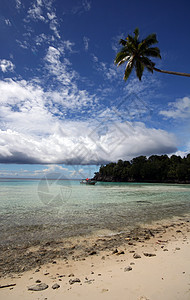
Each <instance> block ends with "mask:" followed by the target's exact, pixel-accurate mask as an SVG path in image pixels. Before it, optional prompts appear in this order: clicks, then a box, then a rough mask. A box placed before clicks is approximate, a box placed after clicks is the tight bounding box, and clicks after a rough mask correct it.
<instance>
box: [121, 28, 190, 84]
mask: <svg viewBox="0 0 190 300" xmlns="http://www.w3.org/2000/svg"><path fill="white" fill-rule="evenodd" d="M119 43H120V44H121V45H122V46H123V47H122V49H121V50H120V51H119V52H118V53H117V56H116V58H115V64H117V65H118V66H120V65H121V64H123V63H125V62H127V65H126V68H125V74H124V80H125V81H126V80H127V79H128V78H129V75H130V74H131V72H132V70H133V68H135V71H136V75H137V77H138V79H139V80H141V77H142V75H143V71H144V68H146V69H147V70H148V71H150V72H151V73H153V71H157V72H161V73H166V74H173V75H180V76H187V77H190V74H188V73H181V72H173V71H164V70H160V69H157V68H155V63H154V62H152V61H151V60H150V58H149V57H155V58H161V55H160V49H159V48H158V47H151V46H152V45H154V44H157V43H158V41H157V38H156V34H155V33H152V34H150V35H149V36H147V37H146V38H145V39H143V40H142V41H140V40H139V29H138V28H136V29H135V31H134V36H131V35H128V36H127V38H126V39H125V40H123V39H121V40H120V42H119Z"/></svg>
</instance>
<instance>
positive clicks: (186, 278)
mask: <svg viewBox="0 0 190 300" xmlns="http://www.w3.org/2000/svg"><path fill="white" fill-rule="evenodd" d="M189 221H190V218H189V216H184V217H176V218H175V219H171V220H162V221H158V222H154V223H152V224H148V225H146V226H144V227H139V228H136V229H135V230H132V231H131V232H128V233H126V232H125V233H120V234H119V233H118V234H115V235H104V236H93V237H86V238H84V237H83V238H75V239H70V240H68V241H67V244H66V242H64V245H63V244H62V242H59V243H58V242H52V243H51V242H50V243H49V244H47V243H46V246H45V245H44V246H43V248H42V247H41V248H39V246H36V247H34V246H33V247H32V248H28V249H26V253H25V252H24V253H23V255H25V258H26V257H27V253H28V260H31V262H33V265H29V269H28V270H27V267H26V266H24V265H25V264H26V261H23V263H24V264H23V265H21V267H22V271H21V270H18V272H17V273H15V272H14V268H12V271H11V268H10V269H9V272H4V273H1V277H0V286H5V285H10V284H16V285H15V286H9V287H4V288H0V298H1V297H2V299H5V298H6V299H7V300H9V299H10V300H12V299H14V300H17V299H21V298H25V299H37V298H36V297H38V299H43V300H44V299H46V298H47V299H58V300H59V299H62V297H63V295H65V296H67V298H69V299H89V293H90V295H91V296H90V298H92V299H97V298H100V299H108V298H109V299H118V298H120V299H131V300H133V299H134V300H135V299H150V300H153V299H155V300H157V299H159V300H160V299H167V300H169V299H172V300H174V299H180V300H182V299H183V300H185V299H189V298H190V272H189V269H190V263H189V262H190V251H189V243H190V222H189ZM63 246H64V247H63ZM62 248H64V249H62ZM61 249H62V251H63V252H61ZM22 251H23V249H22ZM48 253H49V254H48ZM65 253H67V255H66V254H65ZM12 254H13V253H11V252H10V255H12ZM63 254H65V256H63ZM135 254H137V256H138V255H140V256H141V257H140V258H135V257H134V255H135ZM17 255H18V257H19V256H20V255H21V253H19V251H18V252H17ZM36 257H38V258H37V259H39V261H38V262H37V263H36V264H35V263H34V262H35V259H36ZM43 257H45V258H44V260H43ZM11 259H12V265H15V266H16V264H15V263H14V261H15V262H16V260H17V258H16V256H15V257H14V258H13V257H12V258H11ZM28 260H27V262H28ZM17 263H20V264H22V261H21V260H18V261H17ZM1 266H2V263H1ZM8 266H9V264H8ZM10 271H11V272H10ZM76 279H79V280H80V281H79V282H77V281H75V280H76ZM153 279H154V280H153ZM36 281H38V282H39V281H40V282H41V283H45V284H47V285H48V288H47V289H45V290H43V291H29V290H28V286H31V285H35V284H37V285H38V284H40V283H36ZM72 281H73V283H72ZM174 282H176V284H174ZM54 284H57V285H60V287H59V288H55V289H53V288H52V286H53V285H54ZM164 293H166V294H165V297H164ZM170 294H171V297H170ZM166 295H167V297H166ZM140 297H145V298H140Z"/></svg>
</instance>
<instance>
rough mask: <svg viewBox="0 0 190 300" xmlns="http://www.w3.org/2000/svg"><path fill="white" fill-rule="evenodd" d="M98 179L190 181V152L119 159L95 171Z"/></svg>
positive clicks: (118, 180)
mask: <svg viewBox="0 0 190 300" xmlns="http://www.w3.org/2000/svg"><path fill="white" fill-rule="evenodd" d="M94 179H96V180H98V181H117V182H120V181H121V182H122V181H124V182H127V181H129V182H184V183H185V182H187V183H190V154H188V155H187V157H184V158H181V157H180V156H176V155H172V156H171V157H170V158H169V157H168V156H167V155H161V156H158V155H152V156H150V157H149V158H146V156H139V157H136V158H133V160H132V161H130V162H129V161H122V160H119V161H118V162H117V163H109V164H107V165H105V166H103V165H102V166H101V167H100V170H99V172H97V173H95V177H94Z"/></svg>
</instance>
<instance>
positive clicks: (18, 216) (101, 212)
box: [0, 179, 190, 245]
mask: <svg viewBox="0 0 190 300" xmlns="http://www.w3.org/2000/svg"><path fill="white" fill-rule="evenodd" d="M189 213H190V185H174V184H145V183H143V184H141V183H103V182H98V183H97V184H96V185H95V186H90V185H84V184H80V181H78V180H73V181H70V180H24V179H0V245H8V244H14V243H15V244H22V243H30V244H34V245H35V244H37V243H38V242H43V241H51V240H60V239H63V238H68V237H72V236H81V235H88V234H92V233H95V232H99V233H102V234H103V233H110V234H112V233H113V234H114V233H117V232H120V231H122V230H127V229H132V228H134V227H136V226H138V225H140V224H145V223H151V222H153V221H157V220H158V221H159V220H162V219H167V218H172V217H175V216H178V217H179V216H183V215H184V214H189Z"/></svg>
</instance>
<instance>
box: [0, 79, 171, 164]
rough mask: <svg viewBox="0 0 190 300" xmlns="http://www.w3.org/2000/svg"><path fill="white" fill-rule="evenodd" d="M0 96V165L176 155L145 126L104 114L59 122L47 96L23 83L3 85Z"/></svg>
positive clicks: (164, 136) (167, 138) (163, 135)
mask: <svg viewBox="0 0 190 300" xmlns="http://www.w3.org/2000/svg"><path fill="white" fill-rule="evenodd" d="M0 92H1V95H2V98H1V99H2V100H1V107H2V110H1V120H3V121H2V123H1V128H2V129H1V130H0V162H1V163H23V164H24V163H25V164H26V163H27V164H28V163H30V164H35V163H40V164H63V163H64V164H73V165H74V164H80V165H83V164H84V165H85V164H101V163H106V162H108V161H117V160H118V159H119V158H122V159H131V158H132V157H133V156H137V155H141V154H144V155H150V154H152V153H158V154H160V153H170V152H174V151H175V150H176V141H175V139H174V137H173V136H172V135H171V134H168V133H167V132H166V131H162V130H156V129H153V128H147V127H146V126H145V124H143V123H132V122H121V121H117V119H116V120H114V119H113V118H111V117H110V118H109V117H108V116H107V115H106V116H105V114H104V115H103V114H102V115H100V118H99V120H98V118H97V120H94V119H90V118H89V119H86V121H74V120H68V119H64V118H61V119H60V118H59V117H58V115H57V114H54V113H53V112H51V110H49V109H48V106H47V103H49V101H50V100H49V94H46V92H44V91H43V89H42V88H41V87H40V86H38V85H34V84H32V83H28V82H26V81H21V82H14V81H13V80H9V81H5V82H1V83H0ZM49 93H50V92H49ZM52 95H53V94H52ZM54 99H55V97H54ZM54 99H53V100H52V101H53V103H54V105H56V104H55V101H54ZM112 113H113V114H114V112H112ZM97 114H98V112H97ZM110 115H111V114H110ZM104 117H105V118H104Z"/></svg>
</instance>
